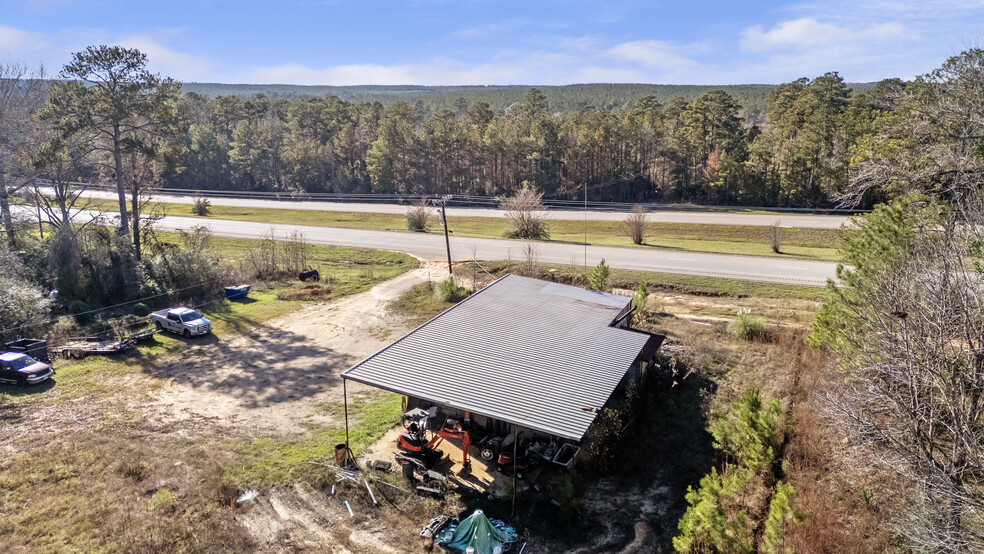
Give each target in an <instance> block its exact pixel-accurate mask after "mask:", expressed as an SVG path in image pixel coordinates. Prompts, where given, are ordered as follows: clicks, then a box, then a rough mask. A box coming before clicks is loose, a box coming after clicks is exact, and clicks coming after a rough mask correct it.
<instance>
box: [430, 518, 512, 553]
mask: <svg viewBox="0 0 984 554" xmlns="http://www.w3.org/2000/svg"><path fill="white" fill-rule="evenodd" d="M498 523H499V525H498V526H496V525H493V523H492V522H491V521H489V518H487V517H485V514H484V513H482V510H475V513H473V514H472V515H470V516H468V517H466V518H465V519H463V520H461V523H459V524H458V525H457V527H454V528H453V531H452V529H450V528H449V529H446V531H452V533H453V534H452V535H451V537H450V538H448V537H447V536H446V532H443V533H441V538H440V539H439V540H438V541H437V542H438V543H440V544H445V545H447V546H448V547H449V548H457V549H458V550H461V551H462V552H463V551H464V550H465V549H466V548H468V547H469V546H470V547H472V548H474V549H475V554H492V551H493V550H494V549H495V547H496V546H501V547H502V551H503V552H505V551H506V550H507V549H508V548H509V545H510V544H512V543H513V542H515V541H516V538H517V536H516V531H514V530H513V529H512V527H508V526H506V525H505V524H502V523H501V522H498Z"/></svg>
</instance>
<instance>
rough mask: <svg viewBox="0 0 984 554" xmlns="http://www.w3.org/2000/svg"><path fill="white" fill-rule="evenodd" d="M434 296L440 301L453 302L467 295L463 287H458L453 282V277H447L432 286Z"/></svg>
mask: <svg viewBox="0 0 984 554" xmlns="http://www.w3.org/2000/svg"><path fill="white" fill-rule="evenodd" d="M434 296H435V298H437V299H438V300H440V301H442V302H451V303H455V302H459V301H461V300H463V299H464V298H465V297H466V296H468V290H467V289H466V288H465V287H459V286H458V285H457V283H455V282H454V277H448V278H447V279H446V280H444V281H441V282H440V283H438V284H437V287H435V288H434Z"/></svg>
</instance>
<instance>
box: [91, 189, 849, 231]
mask: <svg viewBox="0 0 984 554" xmlns="http://www.w3.org/2000/svg"><path fill="white" fill-rule="evenodd" d="M202 194H205V195H207V194H208V193H207V192H203V193H202ZM83 195H84V196H86V197H88V198H100V199H104V200H116V199H117V195H116V193H115V192H110V191H105V190H87V191H85V192H84V193H83ZM152 199H153V201H155V202H164V203H171V204H189V205H190V204H193V203H194V202H195V200H196V199H197V198H196V197H194V196H190V195H181V194H160V193H158V194H154V195H153V197H152ZM209 202H211V203H212V205H214V206H234V207H237V208H265V209H282V210H311V211H326V212H358V213H381V214H392V215H404V214H405V213H406V212H407V207H406V206H405V205H401V204H370V203H349V202H320V201H297V200H274V199H270V198H223V197H221V196H212V197H209ZM453 210H454V211H453V213H454V215H455V216H458V217H462V216H465V217H506V212H505V211H504V210H500V209H497V208H468V207H459V206H455V207H454V208H453ZM626 215H628V212H617V211H588V212H587V213H585V212H583V211H577V210H559V209H551V210H547V211H546V212H545V213H544V217H545V218H546V219H554V220H574V221H581V220H583V219H585V218H587V219H588V220H589V221H622V220H624V219H625V216H626ZM649 221H651V222H653V223H686V224H699V225H750V226H759V227H762V226H764V227H768V226H771V225H773V224H775V223H776V221H779V222H781V224H782V226H783V227H801V228H805V229H839V228H840V227H841V226H842V225H850V224H851V218H850V217H848V216H844V215H816V214H804V213H743V212H727V211H698V210H693V211H680V210H659V209H656V210H651V211H650V212H649Z"/></svg>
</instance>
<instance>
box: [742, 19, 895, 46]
mask: <svg viewBox="0 0 984 554" xmlns="http://www.w3.org/2000/svg"><path fill="white" fill-rule="evenodd" d="M909 36H910V33H909V32H908V31H907V29H906V27H905V25H903V24H902V23H899V22H890V23H876V24H873V25H869V26H866V27H849V26H838V25H834V24H831V23H821V22H819V21H817V20H816V19H814V18H812V17H804V18H800V19H792V20H788V21H783V22H781V23H779V24H778V25H776V26H774V27H772V28H771V29H768V30H766V29H765V28H764V27H762V26H761V25H755V26H753V27H748V28H746V29H745V30H743V31H742V38H741V48H742V50H744V51H746V52H761V51H767V50H778V49H783V48H790V47H793V48H808V47H815V46H821V45H827V44H844V43H860V42H872V41H875V42H877V41H881V40H886V39H897V38H909Z"/></svg>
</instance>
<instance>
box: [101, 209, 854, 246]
mask: <svg viewBox="0 0 984 554" xmlns="http://www.w3.org/2000/svg"><path fill="white" fill-rule="evenodd" d="M114 206H115V203H114V202H112V201H109V200H97V201H94V204H93V207H94V208H96V209H102V210H105V211H114V210H115V209H118V208H116V207H114ZM156 206H157V208H158V209H159V210H161V211H163V212H164V213H166V214H171V215H179V216H182V217H200V216H195V215H194V214H192V213H191V208H190V206H188V205H186V204H174V203H160V204H156ZM210 218H212V219H230V220H237V221H256V222H264V223H283V224H296V225H311V226H318V227H342V228H350V229H367V230H376V231H398V232H409V231H407V229H406V225H405V221H404V216H403V215H400V214H378V213H361V212H333V211H316V210H292V209H279V208H240V207H235V206H214V207H213V209H212V215H211V216H207V217H200V219H202V221H203V223H204V222H207V221H208V220H209V219H210ZM777 219H781V215H777ZM448 222H449V225H450V226H451V230H452V232H453V233H454V234H455V235H456V236H459V237H476V238H495V239H501V238H503V237H504V236H505V234H506V232H507V230H508V225H509V223H508V220H506V219H505V218H499V217H456V216H455V215H454V211H453V210H451V212H450V213H449V215H448ZM547 225H548V227H549V229H550V240H551V241H552V242H566V243H576V244H581V243H583V242H584V240H585V229H584V222H583V221H577V220H550V221H549V222H548V223H547ZM587 231H588V232H587V237H586V238H587V241H588V244H594V245H599V246H626V247H632V248H653V247H656V248H669V249H678V250H686V251H694V252H712V253H719V254H742V255H749V256H769V257H776V256H777V255H776V253H775V252H773V251H772V248H771V246H770V245H769V238H768V233H769V228H768V227H761V226H750V225H702V224H688V223H649V224H648V226H647V236H646V241H645V243H644V244H642V245H635V244H633V243H632V240H631V239H630V238H629V237H628V236H626V235H625V234H624V233H623V231H622V223H621V222H619V221H589V222H588V229H587ZM427 232H428V233H431V234H440V233H442V232H443V230H441V229H438V226H432V228H431V229H430V230H429V231H427ZM783 232H784V241H783V249H782V253H781V254H779V255H778V256H779V257H791V258H804V259H814V260H825V261H836V260H837V259H838V252H837V245H838V242H839V236H840V235H839V233H840V232H841V231H840V230H839V229H808V228H793V227H790V228H784V229H783Z"/></svg>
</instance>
